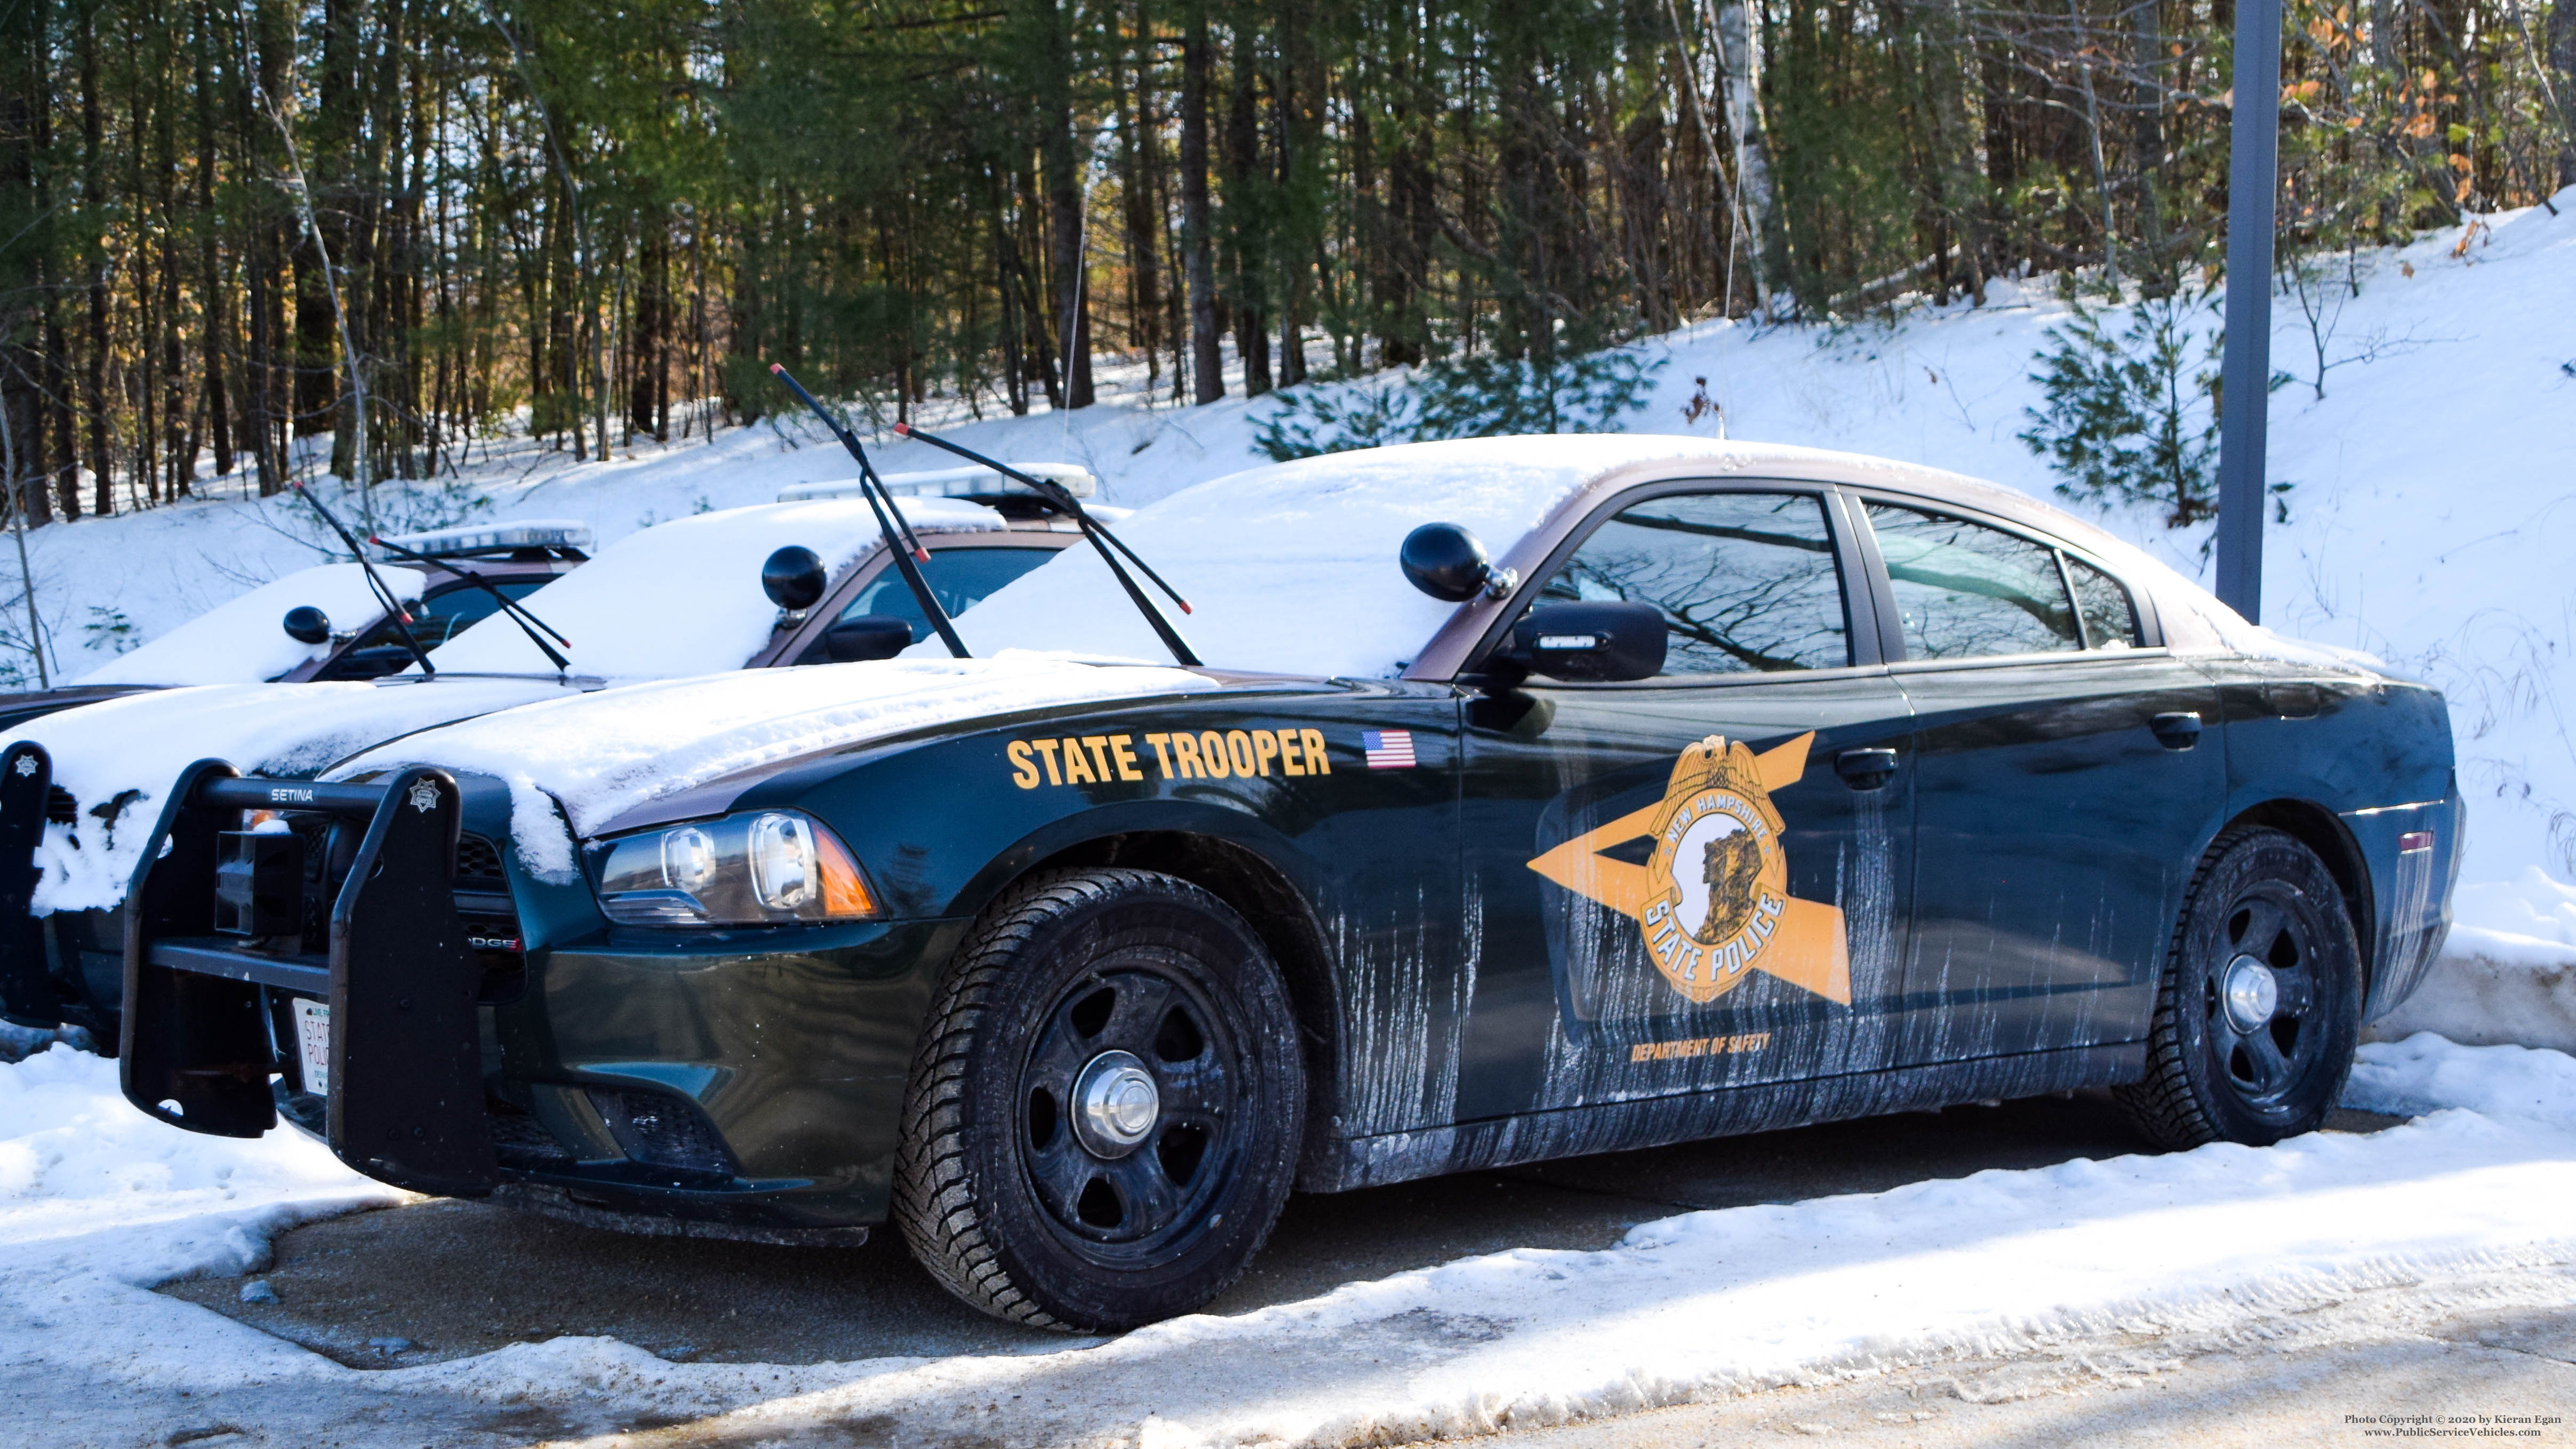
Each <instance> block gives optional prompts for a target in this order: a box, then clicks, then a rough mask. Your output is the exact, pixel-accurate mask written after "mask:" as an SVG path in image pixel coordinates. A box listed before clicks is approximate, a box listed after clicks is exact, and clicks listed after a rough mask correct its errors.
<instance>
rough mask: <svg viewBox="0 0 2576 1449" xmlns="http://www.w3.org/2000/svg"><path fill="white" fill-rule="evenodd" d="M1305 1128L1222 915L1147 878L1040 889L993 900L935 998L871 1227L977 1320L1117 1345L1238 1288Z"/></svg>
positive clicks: (1286, 1069) (1049, 878)
mask: <svg viewBox="0 0 2576 1449" xmlns="http://www.w3.org/2000/svg"><path fill="white" fill-rule="evenodd" d="M1304 1110H1305V1076H1304V1070H1303V1064H1302V1062H1301V1060H1300V1057H1299V1055H1298V1040H1297V1032H1296V1026H1295V1021H1294V1018H1293V1017H1292V1015H1291V1013H1290V1009H1289V1002H1288V993H1287V990H1286V988H1285V987H1284V986H1283V985H1282V984H1281V981H1280V977H1279V972H1278V969H1277V967H1276V966H1274V965H1273V964H1272V962H1271V960H1270V955H1269V953H1268V951H1266V950H1265V949H1264V948H1263V946H1262V943H1261V939H1260V938H1259V937H1258V936H1257V935H1255V934H1254V933H1253V931H1252V929H1251V928H1250V927H1249V926H1247V925H1245V924H1244V922H1243V919H1242V918H1241V917H1240V916H1237V915H1236V914H1235V913H1234V912H1233V911H1231V910H1228V909H1227V908H1226V906H1225V904H1224V903H1223V902H1221V901H1219V900H1217V899H1216V898H1215V897H1214V896H1212V895H1209V894H1208V893H1207V892H1206V891H1203V890H1201V889H1199V888H1198V887H1196V886H1193V885H1191V884H1189V883H1187V882H1185V881H1181V880H1178V879H1175V878H1173V877H1171V876H1167V875H1160V874H1156V873H1154V872H1149V871H1139V870H1119V869H1095V870H1074V871H1057V872H1050V873H1047V874H1044V875H1040V876H1035V877H1032V878H1031V879H1029V880H1027V881H1024V882H1021V883H1020V884H1018V885H1015V886H1013V887H1012V888H1011V889H1010V890H1009V891H1007V892H1005V893H1004V894H1003V896H1002V897H1001V898H1000V899H999V900H998V901H996V902H995V903H994V905H993V906H992V907H991V908H990V909H989V910H987V911H986V912H985V914H984V917H983V919H982V920H981V921H980V922H978V924H977V926H976V929H975V930H974V931H973V933H972V934H970V935H969V937H968V938H967V940H966V942H965V943H964V944H963V945H962V946H961V947H959V949H958V952H957V955H956V956H955V958H953V959H952V960H951V962H950V964H949V967H948V970H947V972H946V974H945V976H944V977H943V979H942V982H941V989H940V995H939V998H938V1000H937V1002H936V1003H935V1004H934V1006H933V1008H932V1012H931V1017H930V1021H929V1024H928V1026H927V1027H926V1028H925V1030H924V1032H923V1036H922V1042H921V1049H920V1052H919V1054H918V1056H917V1057H916V1058H915V1061H914V1065H913V1071H912V1080H911V1083H910V1086H909V1089H908V1091H907V1093H906V1097H905V1108H904V1128H903V1139H902V1143H901V1146H900V1149H899V1154H898V1158H897V1163H896V1179H895V1196H894V1216H895V1218H896V1221H897V1223H898V1224H899V1225H900V1226H901V1228H902V1230H903V1234H904V1238H905V1240H906V1241H907V1242H908V1243H910V1244H911V1247H912V1251H913V1254H914V1256H915V1257H917V1258H919V1259H920V1260H921V1262H922V1264H923V1266H925V1267H927V1268H928V1269H929V1270H930V1271H931V1273H932V1274H933V1276H935V1277H937V1278H938V1279H939V1280H940V1282H941V1283H943V1284H945V1285H946V1286H947V1288H948V1289H949V1291H950V1292H953V1293H955V1294H956V1295H957V1296H958V1297H960V1298H962V1299H964V1300H966V1301H967V1302H968V1303H971V1304H973V1305H975V1306H976V1307H978V1308H981V1309H983V1310H985V1311H986V1312H988V1313H992V1314H995V1315H997V1316H999V1317H1002V1318H1006V1319H1010V1320H1012V1321H1015V1322H1020V1323H1027V1324H1031V1325H1035V1326H1039V1327H1051V1328H1070V1329H1082V1330H1115V1329H1124V1328H1132V1327H1135V1326H1136V1325H1138V1324H1142V1323H1150V1322H1153V1321H1154V1320H1156V1319H1161V1318H1168V1317H1171V1316H1173V1315H1175V1314H1180V1313H1187V1312H1189V1311H1190V1310H1192V1309H1195V1308H1197V1307H1199V1306H1200V1305H1201V1304H1204V1303H1206V1302H1207V1301H1208V1300H1209V1299H1211V1298H1214V1297H1215V1296H1216V1295H1217V1294H1218V1293H1220V1292H1223V1291H1224V1290H1225V1288H1226V1287H1227V1286H1228V1285H1230V1284H1232V1283H1233V1282H1234V1280H1235V1279H1236V1278H1237V1277H1239V1276H1240V1275H1241V1274H1242V1272H1243V1270H1244V1268H1245V1267H1246V1266H1247V1265H1248V1264H1249V1263H1250V1262H1251V1260H1252V1256H1253V1254H1254V1253H1256V1252H1257V1251H1259V1250H1260V1247H1261V1244H1262V1242H1263V1241H1264V1240H1265V1239H1267V1238H1268V1236H1269V1234H1270V1226H1271V1224H1272V1223H1273V1222H1274V1221H1276V1220H1277V1218H1278V1215H1279V1210H1280V1207H1281V1206H1282V1205H1283V1204H1284V1203H1285V1202H1286V1201H1287V1197H1288V1189H1289V1186H1290V1183H1291V1182H1292V1180H1293V1179H1294V1176H1295V1171H1296V1162H1297V1148H1298V1133H1299V1128H1300V1124H1301V1122H1302V1120H1303V1116H1304Z"/></svg>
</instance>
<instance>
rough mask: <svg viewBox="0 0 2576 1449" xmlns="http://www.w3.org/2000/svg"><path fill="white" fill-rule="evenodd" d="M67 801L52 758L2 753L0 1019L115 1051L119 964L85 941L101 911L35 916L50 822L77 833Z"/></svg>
mask: <svg viewBox="0 0 2576 1449" xmlns="http://www.w3.org/2000/svg"><path fill="white" fill-rule="evenodd" d="M72 810H73V804H72V798H71V796H69V795H68V794H65V793H64V792H62V791H60V790H57V789H55V788H54V762H53V758H52V757H51V756H49V755H47V754H46V753H45V748H44V746H42V745H39V744H37V743H35V742H34V741H32V740H21V741H19V742H18V743H16V744H13V745H11V746H9V748H8V749H7V750H6V751H0V1020H6V1021H9V1022H12V1023H15V1024H16V1025H19V1026H32V1027H35V1028H37V1029H38V1030H40V1031H42V1030H51V1029H53V1028H55V1027H60V1026H78V1027H86V1028H88V1030H89V1032H90V1034H91V1035H92V1036H93V1037H96V1038H97V1039H98V1040H99V1043H100V1049H101V1050H102V1051H106V1052H109V1053H113V1052H114V1051H115V1037H116V1032H117V1022H116V1009H117V1002H116V988H117V976H118V972H119V967H120V962H119V961H118V959H117V957H116V955H115V954H114V953H112V952H109V951H105V950H100V949H98V947H99V946H100V945H101V944H103V943H102V942H98V941H93V940H91V939H90V934H91V929H92V926H93V924H94V922H93V918H95V920H96V921H99V922H104V921H106V920H108V919H111V917H112V913H110V912H104V911H61V912H56V913H55V914H53V915H50V916H38V915H35V914H33V910H34V903H35V895H36V886H37V885H38V883H39V882H41V881H42V880H43V879H44V871H43V869H42V868H40V867H39V866H38V865H37V864H36V847H37V846H38V845H40V844H42V843H43V841H44V838H45V826H46V824H47V823H48V822H51V823H54V824H60V825H65V826H75V827H76V826H77V825H78V823H79V822H78V820H77V818H76V817H75V816H74V815H73V813H72Z"/></svg>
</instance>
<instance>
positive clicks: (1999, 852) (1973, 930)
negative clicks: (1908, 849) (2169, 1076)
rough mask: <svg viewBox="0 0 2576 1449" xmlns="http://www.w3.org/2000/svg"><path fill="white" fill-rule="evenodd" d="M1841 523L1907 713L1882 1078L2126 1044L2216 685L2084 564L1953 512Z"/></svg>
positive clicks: (2206, 752)
mask: <svg viewBox="0 0 2576 1449" xmlns="http://www.w3.org/2000/svg"><path fill="white" fill-rule="evenodd" d="M1857 511H1858V512H1859V514H1860V515H1861V517H1862V518H1863V519H1865V520H1866V522H1867V524H1868V526H1869V530H1870V544H1871V548H1872V551H1873V552H1874V553H1875V554H1876V555H1877V556H1878V560H1879V562H1881V563H1883V566H1884V567H1883V570H1881V571H1880V572H1879V573H1878V574H1877V576H1876V577H1875V578H1874V580H1873V582H1874V584H1875V586H1876V588H1877V589H1878V590H1879V591H1880V592H1879V603H1880V612H1881V616H1882V617H1884V618H1887V619H1890V620H1892V621H1894V623H1895V624H1896V626H1897V627H1896V634H1897V640H1896V641H1895V642H1894V646H1893V647H1891V648H1890V650H1889V652H1890V653H1891V655H1898V654H1901V657H1899V658H1896V659H1895V660H1894V661H1893V663H1892V666H1891V667H1892V670H1893V673H1894V675H1895V678H1896V679H1897V681H1898V682H1899V683H1900V684H1901V685H1902V687H1903V689H1904V692H1905V696H1906V698H1907V699H1908V700H1909V701H1910V702H1911V703H1912V705H1913V708H1914V715H1915V729H1916V743H1917V750H1916V757H1915V760H1914V766H1915V777H1914V810H1915V840H1916V848H1917V855H1916V860H1917V867H1916V872H1915V895H1914V920H1913V931H1912V933H1911V936H1910V938H1909V941H1908V946H1907V953H1906V962H1905V972H1904V992H1905V1009H1904V1013H1903V1015H1904V1020H1903V1029H1902V1031H1901V1032H1900V1033H1899V1036H1898V1038H1897V1042H1896V1048H1895V1055H1896V1061H1897V1063H1898V1064H1899V1065H1906V1064H1913V1063H1920V1062H1933V1061H1958V1060H1964V1059H1970V1058H1977V1057H1989V1056H1998V1055H2007V1054H2012V1053H2019V1052H2029V1051H2037V1050H2043V1049H2047V1048H2052V1047H2068V1046H2084V1045H2092V1044H2098V1043H2106V1042H2124V1041H2133V1040H2137V1039H2139V1038H2140V1037H2142V1036H2143V1035H2144V1034H2145V1030H2146V1021H2147V1015H2148V1012H2149V1009H2150V1007H2151V1006H2152V1003H2153V998H2154V992H2155V982H2156V973H2157V970H2158V969H2159V967H2160V966H2161V964H2162V962H2163V959H2164V953H2165V948H2166V944H2167V942H2168V940H2169V939H2170V937H2171V934H2172V930H2173V923H2174V917H2175V914H2176V912H2177V911H2178V910H2179V909H2180V906H2181V900H2182V889H2183V886H2184V884H2185V883H2186V881H2187V879H2188V877H2189V874H2190V870H2191V866H2192V862H2193V860H2194V859H2195V858H2196V856H2197V854H2198V851H2199V849H2200V846H2201V844H2202V842H2203V841H2205V840H2206V839H2207V837H2208V832H2209V829H2210V824H2211V821H2212V819H2213V817H2214V815H2215V812H2216V811H2217V810H2218V808H2219V806H2220V803H2221V797H2222V794H2223V791H2224V789H2225V773H2226V772H2225V759H2224V752H2223V748H2222V745H2221V742H2220V737H2219V733H2218V731H2217V729H2216V728H2214V726H2215V725H2216V724H2217V722H2218V712H2217V704H2218V702H2217V695H2216V691H2215V690H2214V689H2213V688H2212V686H2211V685H2210V683H2209V681H2208V680H2207V679H2206V678H2205V677H2204V676H2202V674H2201V673H2200V672H2199V671H2198V670H2196V669H2194V668H2192V667H2191V666H2190V665H2188V664H2186V663H2184V662H2183V661H2181V660H2178V659H2175V658H2174V657H2173V656H2172V655H2171V654H2170V653H2169V652H2168V651H2167V650H2165V649H2163V648H2161V647H2158V644H2159V640H2158V638H2157V636H2155V635H2154V634H2153V633H2152V632H2151V631H2152V628H2153V622H2154V621H2153V620H2152V618H2151V617H2149V616H2147V615H2146V613H2145V611H2144V610H2143V609H2142V607H2141V605H2140V603H2139V600H2140V599H2142V598H2143V597H2144V596H2143V595H2140V594H2136V593H2135V592H2133V591H2132V590H2131V589H2129V588H2128V587H2126V586H2125V585H2124V584H2122V583H2121V581H2120V580H2119V579H2118V578H2116V577H2114V576H2113V575H2112V573H2111V572H2110V571H2109V570H2108V569H2106V568H2104V567H2103V566H2102V565H2101V564H2100V563H2098V562H2097V561H2094V560H2091V559H2088V558H2085V557H2083V556H2082V555H2081V554H2079V553H2078V552H2076V551H2074V550H2072V549H2069V548H2067V547H2065V546H2064V545H2062V544H2060V543H2058V542H2056V541H2055V540H2051V539H2048V538H2045V537H2043V536H2041V535H2039V534H2036V533H2034V532H2031V531H2028V530H2024V529H2020V528H2017V527H2014V526H2012V525H2010V524H2008V523H2005V522H2003V521H2001V520H1997V519H1992V518H1982V517H1977V516H1973V515H1971V514H1969V513H1968V512H1966V511H1965V510H1952V509H1942V508H1939V507H1936V506H1932V505H1926V504H1923V503H1921V502H1919V501H1915V500H1902V499H1897V498H1892V497H1870V498H1865V499H1862V500H1860V507H1859V509H1858V510H1857ZM2204 725H2207V726H2212V728H2209V729H2207V731H2206V732H2205V733H2203V731H2202V727H2203V726H2204Z"/></svg>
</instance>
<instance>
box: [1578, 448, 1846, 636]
mask: <svg viewBox="0 0 2576 1449" xmlns="http://www.w3.org/2000/svg"><path fill="white" fill-rule="evenodd" d="M1538 598H1539V601H1540V602H1571V601H1608V600H1624V601H1627V602H1631V603H1642V604H1652V605H1654V606H1655V608H1656V610H1657V611H1659V612H1660V613H1662V614H1663V616H1664V627H1665V631H1666V634H1667V638H1668V641H1669V642H1668V644H1667V646H1666V653H1665V656H1664V672H1663V674H1662V675H1660V676H1658V677H1660V678H1674V677H1688V676H1694V675H1711V674H1746V673H1776V672H1780V671H1786V670H1796V669H1835V668H1839V667H1841V666H1843V665H1846V664H1849V663H1850V662H1851V641H1850V639H1849V637H1848V636H1847V633H1846V631H1845V629H1844V627H1843V592H1842V574H1841V570H1840V566H1839V565H1837V564H1836V563H1835V561H1834V540H1833V533H1832V531H1831V530H1830V529H1828V528H1827V527H1826V525H1825V510H1824V505H1823V503H1822V502H1821V501H1819V500H1818V499H1817V498H1816V496H1815V495H1813V494H1809V493H1677V494H1669V495H1666V496H1664V497H1661V498H1654V499H1649V500H1647V501H1646V502H1644V503H1637V504H1631V505H1630V506H1628V507H1626V508H1623V509H1621V510H1619V512H1618V513H1617V514H1616V515H1614V516H1613V517H1612V518H1611V519H1610V520H1609V521H1608V522H1606V523H1604V524H1602V525H1601V526H1600V527H1599V528H1597V529H1595V530H1593V533H1592V536H1591V537H1590V538H1587V539H1585V540H1584V541H1583V544H1582V546H1581V547H1580V548H1577V549H1576V550H1575V551H1574V556H1573V557H1572V558H1570V559H1567V560H1566V561H1565V565H1564V567H1562V568H1560V569H1558V570H1557V572H1556V574H1555V576H1554V577H1552V578H1550V579H1549V580H1548V581H1547V583H1546V585H1545V586H1544V587H1542V588H1541V589H1540V590H1539V595H1538Z"/></svg>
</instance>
